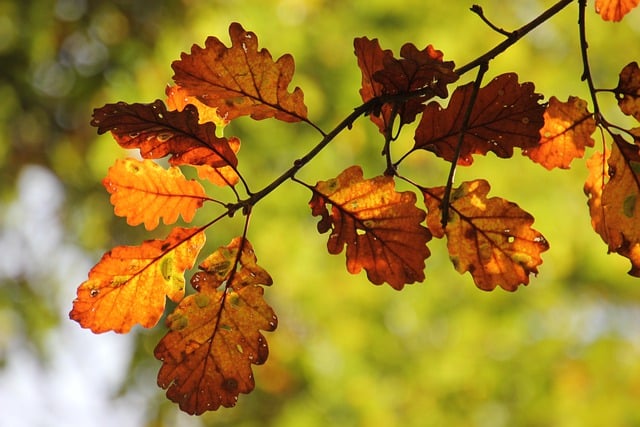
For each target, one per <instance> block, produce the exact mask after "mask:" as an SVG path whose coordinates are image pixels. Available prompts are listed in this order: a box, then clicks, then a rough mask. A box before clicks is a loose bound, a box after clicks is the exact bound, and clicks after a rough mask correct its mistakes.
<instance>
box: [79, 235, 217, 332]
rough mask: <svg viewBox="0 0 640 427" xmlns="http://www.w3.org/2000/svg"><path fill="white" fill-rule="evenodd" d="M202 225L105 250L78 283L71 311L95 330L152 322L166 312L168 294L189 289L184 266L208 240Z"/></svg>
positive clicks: (123, 328)
mask: <svg viewBox="0 0 640 427" xmlns="http://www.w3.org/2000/svg"><path fill="white" fill-rule="evenodd" d="M204 241H205V235H204V233H203V232H201V231H200V230H199V229H197V228H191V229H186V228H180V227H176V228H174V229H173V230H172V231H171V233H170V234H169V236H168V237H167V238H166V239H165V240H147V241H146V242H143V243H142V245H140V246H117V247H115V248H113V249H112V250H110V251H109V252H107V253H106V254H104V255H103V256H102V259H101V260H100V262H98V264H96V265H95V266H94V267H93V268H92V269H91V271H90V272H89V279H88V280H87V281H85V282H84V283H82V284H81V285H80V287H78V297H77V298H76V299H75V300H74V301H73V309H72V310H71V313H69V317H70V318H71V319H73V320H75V321H77V322H78V323H80V325H81V326H82V327H83V328H89V329H91V330H92V331H93V332H95V333H101V332H106V331H115V332H119V333H125V332H128V331H129V330H130V329H131V327H132V326H133V325H134V324H136V323H139V324H141V325H142V326H144V327H145V328H150V327H152V326H154V325H155V324H156V323H158V320H159V319H160V317H161V316H162V313H163V311H164V306H165V300H166V297H167V296H168V297H169V298H171V300H172V301H176V302H177V301H179V300H180V299H182V297H183V295H184V271H185V270H187V269H189V268H191V267H192V266H193V264H194V262H195V259H196V257H197V256H198V252H199V251H200V249H201V248H202V246H203V245H204Z"/></svg>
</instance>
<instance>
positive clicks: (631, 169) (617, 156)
mask: <svg viewBox="0 0 640 427" xmlns="http://www.w3.org/2000/svg"><path fill="white" fill-rule="evenodd" d="M638 150H639V148H638V146H637V145H634V144H629V143H627V142H625V141H624V140H623V139H622V137H620V136H619V135H614V144H613V147H612V149H611V154H610V156H609V153H607V156H603V155H602V154H601V153H595V154H594V155H593V156H592V157H591V158H590V159H589V160H588V161H587V167H588V168H589V177H588V178H587V181H586V182H585V185H584V192H585V194H586V195H587V196H588V197H589V200H588V205H589V212H590V214H591V224H592V225H593V229H594V230H595V231H596V233H598V234H599V235H600V237H602V240H604V241H605V243H607V245H608V247H609V252H616V253H619V254H620V255H622V256H624V257H627V258H629V260H630V261H631V267H632V268H631V270H630V271H629V274H630V275H632V276H637V277H640V153H639V151H638Z"/></svg>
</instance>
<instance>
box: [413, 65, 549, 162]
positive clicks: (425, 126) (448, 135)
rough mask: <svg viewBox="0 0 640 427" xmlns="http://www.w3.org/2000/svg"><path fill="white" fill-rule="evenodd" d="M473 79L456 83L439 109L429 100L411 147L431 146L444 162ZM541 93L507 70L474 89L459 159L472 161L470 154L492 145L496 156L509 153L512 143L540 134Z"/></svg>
mask: <svg viewBox="0 0 640 427" xmlns="http://www.w3.org/2000/svg"><path fill="white" fill-rule="evenodd" d="M472 92H473V83H469V84H466V85H464V86H459V87H458V88H456V90H455V91H454V92H453V94H452V95H451V99H450V100H449V105H448V106H447V108H445V109H443V108H442V107H441V106H440V104H438V103H436V102H431V103H429V104H428V105H427V107H426V108H425V110H424V112H423V114H422V119H421V120H420V123H419V125H418V128H417V129H416V134H415V144H414V148H413V149H414V150H417V149H422V150H428V151H432V152H434V153H435V154H436V155H437V156H438V157H441V158H443V159H445V160H447V161H449V162H452V161H453V160H454V158H455V152H456V147H457V145H458V141H459V137H460V132H461V131H462V125H463V121H464V116H465V112H466V111H467V108H469V102H470V101H471V94H472ZM540 99H542V95H540V94H537V93H535V92H534V86H533V83H522V84H520V83H518V76H517V75H516V74H513V73H508V74H502V75H500V76H498V77H496V78H495V79H493V81H491V82H490V83H489V84H488V85H487V86H485V87H484V88H481V89H480V90H479V91H478V96H477V99H476V102H475V104H474V105H473V108H472V111H471V116H470V118H469V123H468V126H467V130H466V133H465V134H464V140H463V143H462V146H461V149H460V157H459V159H458V164H459V165H464V166H468V165H470V164H471V163H473V157H472V155H473V154H481V155H485V154H487V152H489V151H493V152H494V153H495V154H496V155H497V156H498V157H502V158H508V157H511V156H513V149H514V148H521V149H523V150H527V149H531V148H533V147H535V146H536V145H537V144H538V141H539V140H540V128H541V127H542V126H543V124H544V118H543V114H544V105H542V104H540V103H539V101H540Z"/></svg>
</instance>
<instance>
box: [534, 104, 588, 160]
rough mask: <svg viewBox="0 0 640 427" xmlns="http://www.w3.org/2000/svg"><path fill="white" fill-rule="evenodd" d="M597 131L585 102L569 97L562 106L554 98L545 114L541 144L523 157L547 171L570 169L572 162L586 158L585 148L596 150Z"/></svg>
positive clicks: (541, 131)
mask: <svg viewBox="0 0 640 427" xmlns="http://www.w3.org/2000/svg"><path fill="white" fill-rule="evenodd" d="M595 130H596V121H595V120H594V118H593V114H591V113H590V112H589V111H588V110H587V103H586V101H584V100H582V99H580V98H577V97H574V96H570V97H569V99H568V100H567V102H562V101H559V100H558V99H557V98H556V97H555V96H552V97H551V99H549V105H548V106H547V109H546V110H545V112H544V126H543V127H542V129H540V136H541V138H540V143H539V144H538V145H536V146H534V147H532V148H529V149H526V150H523V154H525V155H526V156H528V157H529V158H531V159H532V160H533V161H534V162H536V163H539V164H541V165H542V166H544V167H545V168H547V169H553V168H562V169H568V168H569V165H570V164H571V161H572V160H573V159H576V158H581V157H582V156H584V150H585V147H593V144H594V141H593V138H591V134H592V133H593V132H595Z"/></svg>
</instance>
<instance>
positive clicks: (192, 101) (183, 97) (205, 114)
mask: <svg viewBox="0 0 640 427" xmlns="http://www.w3.org/2000/svg"><path fill="white" fill-rule="evenodd" d="M165 93H166V95H167V109H168V110H169V111H173V110H178V111H182V110H184V108H185V107H186V106H187V105H193V106H194V107H196V109H197V110H198V121H199V122H200V124H202V123H206V122H211V123H213V124H215V125H216V128H217V129H224V127H225V126H227V125H228V124H229V120H227V118H226V117H220V116H219V115H218V109H217V108H215V107H209V106H208V105H205V104H203V103H202V102H200V101H199V100H198V98H196V97H194V96H189V94H188V93H187V91H186V90H184V89H182V88H181V87H180V86H177V85H176V86H167V89H166V90H165Z"/></svg>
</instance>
